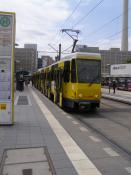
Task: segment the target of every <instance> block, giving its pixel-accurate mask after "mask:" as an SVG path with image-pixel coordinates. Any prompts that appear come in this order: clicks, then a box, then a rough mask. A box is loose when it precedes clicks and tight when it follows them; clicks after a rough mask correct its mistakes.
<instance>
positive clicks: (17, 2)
mask: <svg viewBox="0 0 131 175" xmlns="http://www.w3.org/2000/svg"><path fill="white" fill-rule="evenodd" d="M97 4H99V5H98V6H97ZM122 4H123V0H103V1H102V0H0V11H10V12H15V13H16V43H18V44H19V46H18V47H23V46H24V43H36V44H37V45H38V51H42V52H39V54H41V55H47V54H48V55H51V56H55V55H56V54H51V53H47V51H48V52H54V51H55V50H58V45H59V43H61V44H62V51H63V50H66V49H67V48H68V47H70V46H71V45H72V42H73V41H72V39H71V38H70V37H69V36H68V35H67V34H66V33H62V32H61V30H62V29H74V30H80V34H79V36H78V39H79V41H78V43H77V44H84V45H88V46H97V47H100V49H109V48H111V47H119V48H120V47H121V35H122V33H121V30H122V15H121V14H122V13H123V11H122ZM96 6H97V7H96ZM94 7H96V8H95V9H94V10H93V11H92V12H91V13H90V11H91V9H93V8H94ZM130 8H131V0H129V9H130ZM119 15H121V16H120V17H118V16H119ZM116 17H118V18H117V19H116V20H114V21H113V22H110V23H109V21H111V20H112V19H113V18H116ZM129 19H131V9H130V10H129ZM107 23H108V24H107ZM105 24H106V25H105ZM103 25H105V26H104V27H102V26H103ZM130 27H131V21H130V20H129V50H131V28H130ZM49 45H51V47H53V48H54V49H53V48H51V47H50V46H49ZM70 51H71V49H69V50H66V51H65V52H66V53H69V52H70Z"/></svg>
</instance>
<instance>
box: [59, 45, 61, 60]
mask: <svg viewBox="0 0 131 175" xmlns="http://www.w3.org/2000/svg"><path fill="white" fill-rule="evenodd" d="M60 59H61V44H59V60H60Z"/></svg>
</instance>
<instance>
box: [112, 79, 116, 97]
mask: <svg viewBox="0 0 131 175" xmlns="http://www.w3.org/2000/svg"><path fill="white" fill-rule="evenodd" d="M112 86H113V93H114V94H115V92H116V81H115V80H113V84H112Z"/></svg>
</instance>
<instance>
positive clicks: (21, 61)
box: [15, 48, 37, 74]
mask: <svg viewBox="0 0 131 175" xmlns="http://www.w3.org/2000/svg"><path fill="white" fill-rule="evenodd" d="M36 61H37V52H36V50H34V49H32V48H15V72H18V71H28V72H29V73H31V74H32V73H33V72H35V71H36Z"/></svg>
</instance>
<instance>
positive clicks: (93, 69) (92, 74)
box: [77, 59, 101, 83]
mask: <svg viewBox="0 0 131 175" xmlns="http://www.w3.org/2000/svg"><path fill="white" fill-rule="evenodd" d="M77 69H78V82H79V83H100V77H101V62H100V61H97V60H84V59H79V60H77Z"/></svg>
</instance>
